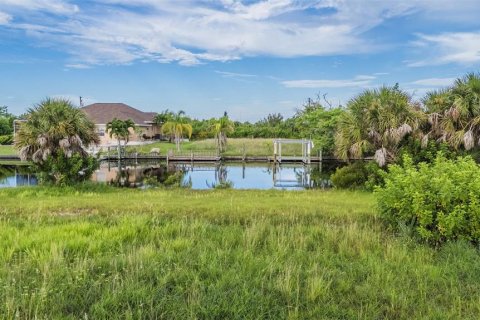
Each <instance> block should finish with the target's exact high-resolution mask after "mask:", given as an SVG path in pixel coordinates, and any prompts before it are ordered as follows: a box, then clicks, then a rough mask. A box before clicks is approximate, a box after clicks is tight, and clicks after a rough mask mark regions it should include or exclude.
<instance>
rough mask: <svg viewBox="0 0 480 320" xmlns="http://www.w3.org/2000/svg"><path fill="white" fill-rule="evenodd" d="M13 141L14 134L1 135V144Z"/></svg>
mask: <svg viewBox="0 0 480 320" xmlns="http://www.w3.org/2000/svg"><path fill="white" fill-rule="evenodd" d="M12 143H13V135H12V134H7V135H3V136H2V135H0V145H1V144H12Z"/></svg>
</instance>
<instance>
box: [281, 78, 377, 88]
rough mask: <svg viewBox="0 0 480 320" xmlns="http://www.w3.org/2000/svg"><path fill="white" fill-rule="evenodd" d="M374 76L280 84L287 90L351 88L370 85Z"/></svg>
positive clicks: (294, 81)
mask: <svg viewBox="0 0 480 320" xmlns="http://www.w3.org/2000/svg"><path fill="white" fill-rule="evenodd" d="M374 79H375V77H374V76H364V75H360V76H356V77H355V78H353V79H340V80H331V79H320V80H287V81H282V82H281V83H282V84H283V85H284V86H285V87H287V88H352V87H368V86H371V85H372V80H374Z"/></svg>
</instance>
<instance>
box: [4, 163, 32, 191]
mask: <svg viewBox="0 0 480 320" xmlns="http://www.w3.org/2000/svg"><path fill="white" fill-rule="evenodd" d="M37 184H38V180H37V177H36V176H35V175H34V174H32V173H31V172H30V170H29V168H28V167H24V166H0V188H9V187H22V186H34V185H37Z"/></svg>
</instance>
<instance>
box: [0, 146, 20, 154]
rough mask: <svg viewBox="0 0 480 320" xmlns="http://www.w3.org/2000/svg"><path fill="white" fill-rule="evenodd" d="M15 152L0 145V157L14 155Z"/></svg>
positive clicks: (9, 147)
mask: <svg viewBox="0 0 480 320" xmlns="http://www.w3.org/2000/svg"><path fill="white" fill-rule="evenodd" d="M16 154H17V151H16V150H15V148H14V147H13V146H11V145H0V156H11V155H16Z"/></svg>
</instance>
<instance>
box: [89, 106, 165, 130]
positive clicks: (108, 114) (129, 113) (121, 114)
mask: <svg viewBox="0 0 480 320" xmlns="http://www.w3.org/2000/svg"><path fill="white" fill-rule="evenodd" d="M81 110H83V112H85V113H86V114H87V116H88V118H90V120H92V121H93V122H94V123H95V124H106V123H108V122H110V121H112V120H113V118H117V119H120V120H127V119H131V120H133V122H135V124H137V125H144V124H149V123H151V122H152V121H153V118H154V117H155V115H156V113H155V112H143V111H140V110H138V109H135V108H133V107H130V106H129V105H126V104H125V103H94V104H90V105H88V106H85V107H83V108H81Z"/></svg>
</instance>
